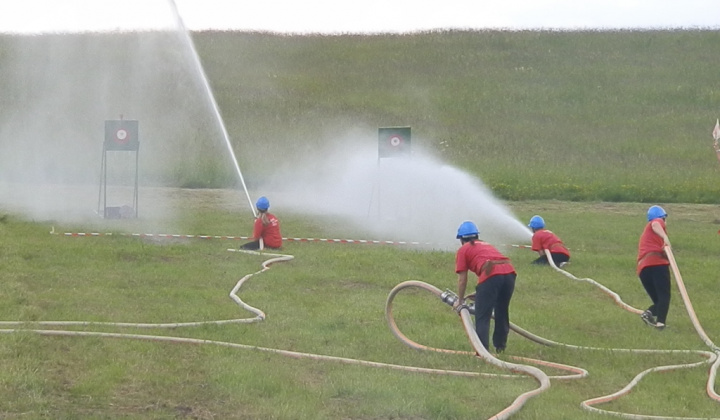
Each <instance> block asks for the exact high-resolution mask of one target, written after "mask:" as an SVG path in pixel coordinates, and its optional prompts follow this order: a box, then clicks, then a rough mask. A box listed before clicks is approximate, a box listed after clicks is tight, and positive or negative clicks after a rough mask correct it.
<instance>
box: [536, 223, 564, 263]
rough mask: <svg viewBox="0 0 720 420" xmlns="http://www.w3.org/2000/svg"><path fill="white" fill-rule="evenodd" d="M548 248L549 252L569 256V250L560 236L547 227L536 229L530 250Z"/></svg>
mask: <svg viewBox="0 0 720 420" xmlns="http://www.w3.org/2000/svg"><path fill="white" fill-rule="evenodd" d="M545 249H547V250H550V252H551V253H557V254H564V255H567V256H568V257H569V256H570V251H568V249H567V248H566V247H565V244H563V243H562V241H561V240H560V238H558V237H557V235H555V234H554V233H552V232H551V231H549V230H547V229H539V230H536V231H535V233H534V234H533V237H532V250H533V251H542V250H545Z"/></svg>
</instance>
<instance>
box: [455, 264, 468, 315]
mask: <svg viewBox="0 0 720 420" xmlns="http://www.w3.org/2000/svg"><path fill="white" fill-rule="evenodd" d="M457 275H458V294H457V295H458V300H457V301H456V302H455V304H454V305H453V308H457V307H458V306H460V305H462V304H464V303H465V289H466V288H467V278H468V272H467V270H466V271H461V272H459V273H457Z"/></svg>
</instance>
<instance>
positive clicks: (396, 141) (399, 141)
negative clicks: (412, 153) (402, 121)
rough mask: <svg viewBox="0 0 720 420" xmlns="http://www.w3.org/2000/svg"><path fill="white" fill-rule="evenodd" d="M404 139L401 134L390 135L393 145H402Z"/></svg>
mask: <svg viewBox="0 0 720 420" xmlns="http://www.w3.org/2000/svg"><path fill="white" fill-rule="evenodd" d="M402 143H403V139H402V137H400V136H392V137H390V146H392V147H399V146H400V145H402Z"/></svg>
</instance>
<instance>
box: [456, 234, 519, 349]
mask: <svg viewBox="0 0 720 420" xmlns="http://www.w3.org/2000/svg"><path fill="white" fill-rule="evenodd" d="M478 235H479V232H478V228H477V226H476V225H475V223H473V222H470V221H466V222H463V223H462V224H461V225H460V227H459V228H458V231H457V236H456V238H457V239H460V243H461V244H462V245H461V246H460V249H458V251H457V254H456V256H455V272H456V273H457V275H458V297H459V299H458V300H457V302H455V305H454V307H455V308H456V309H457V308H458V307H459V306H460V305H461V304H463V302H464V301H465V289H466V288H467V282H468V271H471V272H473V273H475V274H476V275H477V285H476V286H475V332H476V333H477V335H478V338H480V341H481V342H482V344H483V346H485V348H486V349H488V350H489V349H490V347H489V338H490V318H491V316H492V315H493V311H494V312H495V329H494V331H493V336H492V341H493V346H494V347H495V351H496V352H497V353H502V352H503V351H504V350H505V346H506V345H507V338H508V334H509V333H510V311H509V309H510V299H511V298H512V295H513V292H514V291H515V278H516V277H517V274H516V273H515V268H514V267H513V265H512V264H511V263H510V259H509V258H507V257H506V256H504V255H503V254H501V253H500V251H498V250H497V249H496V248H495V247H494V246H492V245H490V244H489V243H486V242H483V241H480V240H479V239H478Z"/></svg>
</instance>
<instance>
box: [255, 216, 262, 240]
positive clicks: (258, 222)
mask: <svg viewBox="0 0 720 420" xmlns="http://www.w3.org/2000/svg"><path fill="white" fill-rule="evenodd" d="M262 234H263V223H262V219H261V218H260V217H258V218H257V219H255V224H254V225H253V240H254V241H257V240H259V239H261V238H262Z"/></svg>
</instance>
